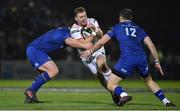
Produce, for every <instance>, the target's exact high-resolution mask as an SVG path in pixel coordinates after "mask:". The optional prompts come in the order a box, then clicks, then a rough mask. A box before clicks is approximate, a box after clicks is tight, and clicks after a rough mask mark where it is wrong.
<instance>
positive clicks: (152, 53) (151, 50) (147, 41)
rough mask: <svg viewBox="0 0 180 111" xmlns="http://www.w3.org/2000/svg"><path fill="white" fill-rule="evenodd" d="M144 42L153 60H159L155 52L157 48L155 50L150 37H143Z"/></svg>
mask: <svg viewBox="0 0 180 111" xmlns="http://www.w3.org/2000/svg"><path fill="white" fill-rule="evenodd" d="M144 43H145V45H146V46H147V47H148V49H149V51H150V53H151V55H152V57H153V59H154V62H155V63H156V62H157V63H158V62H159V58H158V53H157V50H156V48H155V46H154V44H153V42H152V41H151V39H150V37H146V38H145V39H144Z"/></svg>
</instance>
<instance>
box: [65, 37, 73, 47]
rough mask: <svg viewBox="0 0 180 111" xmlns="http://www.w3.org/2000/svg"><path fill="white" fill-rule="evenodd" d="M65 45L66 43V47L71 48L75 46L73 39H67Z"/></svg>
mask: <svg viewBox="0 0 180 111" xmlns="http://www.w3.org/2000/svg"><path fill="white" fill-rule="evenodd" d="M65 43H66V45H68V46H71V44H73V39H72V38H67V39H66V40H65Z"/></svg>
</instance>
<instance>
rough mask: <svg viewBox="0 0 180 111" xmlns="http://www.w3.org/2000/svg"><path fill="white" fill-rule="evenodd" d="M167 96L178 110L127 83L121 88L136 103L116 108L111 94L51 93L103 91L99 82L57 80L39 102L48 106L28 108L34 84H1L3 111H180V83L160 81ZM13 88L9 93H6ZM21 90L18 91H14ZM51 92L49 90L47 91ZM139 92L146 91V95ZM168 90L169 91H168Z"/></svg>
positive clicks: (139, 83)
mask: <svg viewBox="0 0 180 111" xmlns="http://www.w3.org/2000/svg"><path fill="white" fill-rule="evenodd" d="M158 83H159V85H160V86H161V87H162V89H165V95H166V96H167V98H169V99H170V100H172V101H173V102H174V103H175V104H176V105H177V106H176V107H170V108H166V107H164V106H163V104H162V103H161V101H159V100H158V99H157V98H156V97H155V96H154V94H152V93H150V92H148V90H147V88H146V87H145V85H144V84H143V82H142V81H134V80H133V81H132V80H127V81H126V80H125V81H124V82H123V83H122V84H121V85H122V86H123V87H124V88H125V89H127V92H128V91H129V89H135V91H132V90H131V91H129V95H132V96H133V100H132V101H131V102H129V103H127V104H126V105H124V106H123V107H118V106H116V105H114V104H113V102H112V99H111V96H110V94H109V93H108V92H107V91H105V90H104V91H100V92H98V91H96V92H91V91H90V92H83V91H82V92H81V91H79V92H73V91H68V90H67V91H61V90H56V91H52V90H48V89H51V88H62V87H63V88H67V89H72V90H73V89H87V88H89V89H93V88H94V89H102V87H101V86H100V84H99V83H98V82H97V81H95V80H91V81H89V80H73V81H72V80H58V81H57V80H56V81H55V80H54V81H51V82H49V83H47V84H46V85H45V86H43V88H42V90H40V91H39V93H38V98H39V99H40V100H42V101H44V103H39V104H25V103H24V95H23V91H24V89H25V88H26V87H27V86H29V85H30V84H31V81H30V80H23V81H22V80H16V81H14V80H13V81H11V80H6V81H4V80H3V81H2V80H1V81H0V109H1V110H2V109H3V110H12V109H13V110H34V109H36V110H120V109H124V110H140V109H141V110H142V109H144V110H154V109H158V110H180V93H179V89H180V85H178V84H180V82H179V81H158ZM6 88H9V89H6ZM16 88H19V89H18V90H14V89H16ZM169 88H170V89H169ZM43 89H47V90H43ZM136 89H145V90H144V92H139V91H136ZM166 89H168V90H166Z"/></svg>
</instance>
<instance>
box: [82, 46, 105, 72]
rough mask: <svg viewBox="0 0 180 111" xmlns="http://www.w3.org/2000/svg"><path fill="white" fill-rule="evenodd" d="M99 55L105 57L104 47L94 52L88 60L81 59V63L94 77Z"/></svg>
mask: <svg viewBox="0 0 180 111" xmlns="http://www.w3.org/2000/svg"><path fill="white" fill-rule="evenodd" d="M99 55H103V56H105V57H106V55H105V49H104V47H101V48H100V49H99V50H97V51H96V52H94V53H93V54H92V56H91V57H90V58H88V59H86V60H84V59H82V62H83V63H84V64H85V66H87V67H88V68H89V69H90V71H91V72H92V73H93V74H95V75H96V74H97V72H98V69H97V64H96V60H97V57H98V56H99Z"/></svg>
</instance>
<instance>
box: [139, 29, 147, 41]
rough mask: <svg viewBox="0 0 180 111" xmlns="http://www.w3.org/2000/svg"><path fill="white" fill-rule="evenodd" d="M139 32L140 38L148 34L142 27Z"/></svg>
mask: <svg viewBox="0 0 180 111" xmlns="http://www.w3.org/2000/svg"><path fill="white" fill-rule="evenodd" d="M140 32H141V39H142V40H144V38H146V37H147V36H148V35H147V33H146V32H145V31H144V30H143V29H142V28H140Z"/></svg>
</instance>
